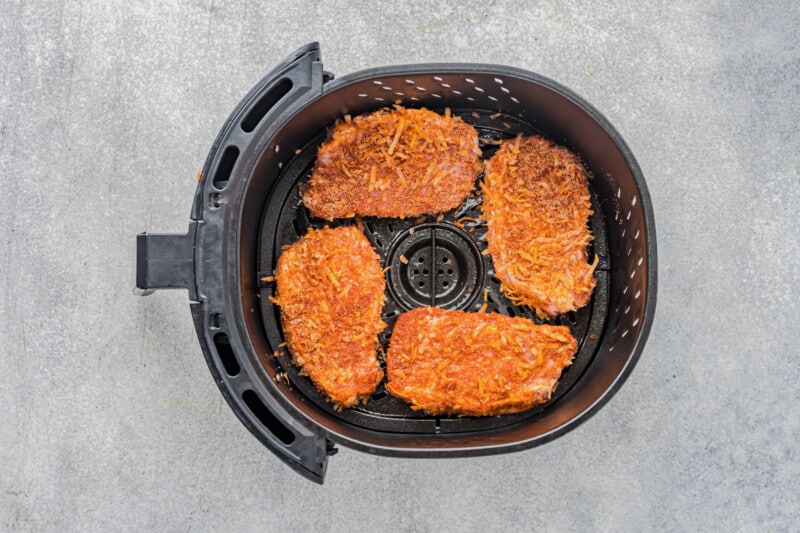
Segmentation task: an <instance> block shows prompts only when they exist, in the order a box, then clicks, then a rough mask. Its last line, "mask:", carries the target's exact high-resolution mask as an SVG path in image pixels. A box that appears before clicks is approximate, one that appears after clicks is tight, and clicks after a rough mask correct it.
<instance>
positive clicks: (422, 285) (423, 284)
mask: <svg viewBox="0 0 800 533" xmlns="http://www.w3.org/2000/svg"><path fill="white" fill-rule="evenodd" d="M417 285H419V286H420V287H424V286H425V282H424V281H420V282H419V283H417Z"/></svg>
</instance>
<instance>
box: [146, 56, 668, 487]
mask: <svg viewBox="0 0 800 533" xmlns="http://www.w3.org/2000/svg"><path fill="white" fill-rule="evenodd" d="M333 78H334V77H333V75H332V74H330V73H328V72H325V71H324V70H323V68H322V63H321V62H320V53H319V47H318V45H317V44H316V43H312V44H310V45H307V46H305V47H303V48H301V49H299V50H297V51H296V52H295V53H294V54H292V55H291V56H290V57H289V58H287V59H286V60H285V61H284V62H283V63H282V64H281V65H280V66H278V67H277V68H276V69H274V70H273V71H272V72H271V73H270V74H268V75H267V76H266V77H265V78H264V79H263V80H262V81H261V82H259V83H258V85H256V87H255V88H253V90H251V91H250V93H249V94H248V95H247V96H246V97H245V98H244V99H243V100H242V102H241V103H240V104H239V106H238V107H237V108H236V109H235V110H234V112H233V113H232V114H231V116H230V117H229V118H228V120H227V122H226V123H225V125H224V126H223V128H222V131H221V132H220V133H219V135H218V137H217V139H216V141H215V142H214V145H213V146H212V148H211V151H210V153H209V156H208V160H207V161H206V164H205V167H204V168H203V172H202V177H201V180H200V183H199V184H198V187H197V192H196V194H195V199H194V205H193V207H192V212H191V221H190V223H189V231H188V232H187V233H186V234H185V235H164V234H145V233H143V234H140V235H139V236H138V237H137V286H138V287H139V288H140V289H143V290H144V294H147V293H150V292H152V289H165V288H186V289H188V290H189V297H190V299H191V304H190V307H191V312H192V317H193V319H194V323H195V327H196V329H197V335H198V338H199V340H200V345H201V347H202V349H203V353H204V354H205V357H206V361H207V362H208V366H209V369H210V370H211V373H212V375H213V376H214V378H215V380H216V382H217V385H218V386H219V388H220V391H221V392H222V394H223V396H225V399H226V400H227V401H228V403H229V404H230V406H231V408H232V409H233V411H234V412H235V413H236V415H237V416H238V417H239V419H240V420H241V421H242V423H243V424H244V425H245V426H246V427H247V428H248V429H249V430H250V431H251V432H252V433H253V434H254V435H255V436H256V437H257V438H258V439H259V440H260V441H261V442H262V443H264V445H266V446H267V447H268V448H269V449H270V450H272V451H273V452H274V453H275V454H277V455H278V456H279V457H281V458H282V459H283V460H284V461H286V462H287V463H288V464H289V465H290V466H291V467H292V468H294V469H295V470H296V471H298V472H299V473H301V474H303V475H304V476H306V477H308V478H310V479H312V480H314V481H317V482H322V480H323V478H324V474H325V468H326V465H327V457H328V456H329V455H332V454H333V453H335V451H336V448H335V443H341V444H344V445H347V446H350V447H353V448H356V449H359V450H363V451H367V452H371V453H376V454H383V455H393V456H406V457H457V456H474V455H485V454H494V453H503V452H510V451H516V450H522V449H525V448H530V447H533V446H536V445H538V444H541V443H544V442H547V441H549V440H552V439H553V438H555V437H557V436H559V435H561V434H563V433H565V432H566V431H568V430H570V429H572V428H574V427H576V426H577V425H578V424H580V423H581V422H583V421H584V420H586V419H587V418H588V417H589V416H590V415H591V414H592V413H593V412H595V411H596V410H597V409H598V408H599V407H600V406H602V405H603V404H604V403H605V402H607V401H608V399H609V398H610V397H611V396H612V395H613V394H614V392H615V391H616V390H617V389H618V388H619V387H620V385H621V384H622V382H623V381H624V380H625V378H626V377H627V376H628V374H629V373H630V372H631V370H632V369H633V366H634V364H635V363H636V361H637V359H638V357H639V354H640V353H641V351H642V348H643V346H644V343H645V340H646V338H647V334H648V332H649V330H650V326H651V322H652V320H653V314H654V311H655V305H656V240H655V222H654V219H653V212H652V208H651V204H650V197H649V195H648V192H647V187H646V185H645V182H644V177H643V176H642V173H641V170H640V169H639V166H638V165H637V163H636V161H635V160H634V158H633V155H632V154H631V153H630V151H629V150H628V147H627V146H626V145H625V143H624V141H623V140H622V138H621V137H620V135H619V134H618V133H617V132H616V131H615V130H614V128H613V127H612V126H611V124H609V123H608V121H607V120H606V119H605V118H604V117H603V116H602V115H600V113H598V112H597V111H596V110H595V109H594V108H593V107H591V106H590V105H589V104H587V103H586V102H584V101H583V100H582V99H581V98H579V97H578V96H576V95H575V94H573V93H572V92H571V91H569V90H568V89H566V88H564V87H562V86H560V85H559V84H557V83H555V82H553V81H551V80H548V79H546V78H543V77H541V76H538V75H536V74H533V73H531V72H527V71H524V70H519V69H515V68H509V67H502V66H495V65H474V64H432V65H408V66H395V67H385V68H376V69H371V70H366V71H362V72H357V73H355V74H351V75H349V76H345V77H342V78H339V79H336V80H334V79H333ZM394 103H400V104H402V105H404V106H406V107H426V108H429V109H433V110H436V111H439V112H443V111H444V109H445V108H450V110H451V112H452V113H453V114H454V115H456V116H460V117H461V118H462V119H463V120H464V121H466V122H468V123H470V124H472V125H474V126H475V127H476V128H477V130H478V132H479V133H480V137H481V138H482V139H483V140H482V146H481V148H482V149H483V151H484V155H485V156H486V157H490V156H491V155H492V154H493V152H494V150H495V149H496V147H497V146H496V143H495V142H492V141H498V140H502V139H507V138H512V137H513V136H515V135H516V134H517V133H519V132H522V133H524V134H534V133H536V134H541V135H544V136H545V137H548V138H549V139H551V140H553V141H555V142H557V143H559V144H562V145H564V146H566V147H568V148H569V149H571V150H572V151H574V152H575V153H577V154H578V155H579V156H580V157H581V159H582V160H583V162H584V164H585V165H586V167H587V168H588V170H589V171H590V172H591V174H592V176H593V178H592V179H591V180H590V189H591V191H592V203H593V207H594V211H595V214H594V216H593V217H592V219H591V221H590V224H591V229H592V232H593V234H594V237H595V238H594V242H593V244H592V249H591V250H590V257H589V260H590V261H592V260H593V259H594V257H593V256H594V255H596V256H598V259H599V264H598V268H597V271H596V277H597V287H596V289H595V291H594V294H593V296H592V300H591V302H590V304H589V305H587V306H586V307H584V308H583V309H581V310H579V311H577V312H575V313H569V314H567V315H564V316H562V317H560V318H559V319H558V320H556V321H555V322H556V323H561V324H564V325H567V326H569V327H570V328H571V330H572V332H573V334H574V335H575V337H576V338H577V339H578V342H579V350H578V353H577V355H576V357H575V361H574V363H573V365H572V366H570V367H569V368H567V369H566V370H565V371H564V374H563V376H562V378H561V380H560V383H559V386H558V388H557V389H556V391H555V393H554V394H553V397H552V399H551V400H550V401H549V402H548V403H546V404H544V405H542V406H538V407H536V408H534V409H532V410H530V411H527V412H525V413H519V414H514V415H504V416H499V417H481V418H473V417H452V418H448V417H441V416H440V417H435V416H430V415H427V414H425V413H424V412H419V411H413V410H411V409H410V408H409V407H408V406H407V405H406V404H405V403H404V402H402V401H400V400H398V399H396V398H394V397H392V396H389V395H388V394H387V393H386V391H385V389H384V388H383V385H381V386H380V387H379V388H378V390H377V391H376V392H375V394H374V395H373V396H372V398H371V399H370V400H369V401H368V402H367V403H366V404H365V405H360V406H358V407H354V408H352V409H345V410H343V411H341V412H338V411H336V410H334V409H333V408H332V406H331V405H330V404H329V403H327V402H326V401H325V400H324V398H323V397H322V396H321V394H320V393H319V392H318V391H317V390H316V389H315V388H314V386H313V385H312V384H311V382H310V381H309V379H308V378H307V377H304V376H301V375H299V373H298V369H297V368H295V367H294V366H293V365H292V364H291V362H290V358H289V355H288V354H287V353H286V351H285V348H284V347H283V336H282V331H281V327H280V316H279V312H278V309H277V308H276V307H275V306H274V305H273V304H272V303H270V301H269V296H271V295H273V290H274V286H273V284H272V283H267V282H262V281H261V280H262V278H265V277H268V276H270V275H271V274H272V271H273V269H274V268H275V265H276V260H277V256H278V253H279V251H280V249H281V247H282V246H284V245H286V244H290V243H292V242H294V241H296V240H297V239H298V238H299V236H301V235H303V234H305V233H306V231H307V230H308V228H311V227H322V226H323V225H324V221H321V220H318V219H314V218H313V217H310V215H309V214H308V211H307V210H306V209H305V208H304V207H303V206H302V204H301V202H300V193H299V188H300V187H301V186H302V185H303V184H304V183H305V182H306V180H307V179H308V176H309V175H310V172H311V170H312V168H313V165H314V158H315V156H316V152H317V149H318V147H319V146H320V144H321V143H322V142H323V141H324V140H325V138H326V134H327V131H328V129H329V128H330V127H331V126H332V125H333V123H334V122H335V121H336V120H337V119H339V118H341V117H342V116H344V115H345V114H350V115H358V114H361V113H367V112H371V111H375V110H377V109H379V108H382V107H385V106H388V105H392V104H394ZM479 204H480V197H479V196H478V197H477V198H474V199H468V200H467V201H465V203H464V204H462V205H461V206H460V207H459V208H457V209H454V210H452V211H450V212H448V213H445V214H444V216H443V217H442V216H430V217H422V218H419V219H413V220H397V219H371V218H366V219H364V220H363V224H364V232H365V234H366V236H367V237H368V238H369V239H370V241H371V243H372V244H373V247H374V248H375V250H376V251H377V252H378V254H379V255H380V257H381V261H382V264H383V266H392V268H391V269H389V270H388V272H387V274H386V275H387V280H386V281H387V293H386V306H385V308H384V320H385V321H386V322H387V323H388V324H389V327H388V328H387V329H386V331H385V332H384V333H383V334H382V335H381V338H380V340H381V343H382V344H383V346H384V347H385V346H386V345H387V343H388V339H389V336H390V335H391V328H392V325H393V323H394V321H395V319H396V318H397V316H398V315H399V314H400V313H401V312H403V311H405V310H408V309H411V308H414V307H420V306H424V305H436V306H440V307H444V308H449V309H463V310H467V311H477V310H478V309H479V308H480V307H481V305H482V304H483V303H484V300H483V294H484V292H485V291H488V292H486V293H487V294H488V298H487V303H488V305H489V309H488V311H489V312H496V313H502V314H505V315H511V316H525V317H528V318H531V319H534V320H537V321H539V320H538V319H537V318H536V317H535V315H533V314H532V313H531V311H530V310H529V309H527V308H525V307H518V306H514V305H513V304H512V303H511V302H509V301H508V300H507V299H506V298H505V297H504V296H503V295H502V293H501V292H500V287H499V283H498V281H497V279H496V278H495V277H494V275H493V274H494V273H493V270H492V263H491V258H489V257H487V256H484V255H482V254H481V251H483V250H484V249H485V247H486V241H485V226H483V225H480V224H478V223H475V224H474V225H471V223H469V222H468V223H467V224H466V225H463V227H462V224H454V222H455V221H456V220H459V219H461V220H465V219H464V218H463V217H471V218H474V219H479V218H480V205H479ZM340 223H341V224H353V223H355V222H354V221H352V220H350V221H342V222H340ZM412 226H413V227H414V231H413V232H409V231H408V230H409V229H410V228H411V227H412ZM400 256H405V257H404V261H403V262H401V261H400V259H399V258H400ZM406 259H407V263H406V261H405V260H406Z"/></svg>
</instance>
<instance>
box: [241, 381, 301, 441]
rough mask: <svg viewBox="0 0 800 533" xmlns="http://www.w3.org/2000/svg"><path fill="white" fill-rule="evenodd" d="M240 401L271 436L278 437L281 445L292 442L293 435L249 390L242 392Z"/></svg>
mask: <svg viewBox="0 0 800 533" xmlns="http://www.w3.org/2000/svg"><path fill="white" fill-rule="evenodd" d="M242 400H244V403H245V404H247V407H248V408H250V411H251V412H252V413H253V414H254V415H255V417H256V418H257V419H258V421H259V422H261V423H262V424H263V425H264V427H265V428H267V429H268V430H269V431H270V432H271V433H272V434H273V435H275V436H276V437H278V438H279V439H280V441H281V442H282V443H284V444H286V445H287V446H288V445H289V444H291V443H293V442H294V433H292V431H291V430H290V429H289V428H287V427H286V426H285V425H284V424H283V422H281V421H280V420H278V417H276V416H275V415H273V414H272V411H270V410H269V409H268V408H267V406H266V405H264V402H262V401H261V398H259V397H258V395H257V394H256V393H255V392H253V391H251V390H246V391H244V393H243V394H242Z"/></svg>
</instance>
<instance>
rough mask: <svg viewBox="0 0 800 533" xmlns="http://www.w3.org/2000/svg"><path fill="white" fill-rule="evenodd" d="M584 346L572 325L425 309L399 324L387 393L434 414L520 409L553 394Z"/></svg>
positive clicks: (409, 314)
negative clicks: (578, 351) (547, 323)
mask: <svg viewBox="0 0 800 533" xmlns="http://www.w3.org/2000/svg"><path fill="white" fill-rule="evenodd" d="M577 348H578V342H577V341H576V340H575V338H574V337H573V336H572V334H571V333H570V331H569V328H567V327H566V326H550V325H538V324H535V323H534V322H532V321H531V320H528V319H525V318H511V317H507V316H503V315H500V314H496V313H465V312H463V311H446V310H444V309H440V308H436V307H422V308H419V309H414V310H412V311H409V312H407V313H403V314H402V315H400V317H398V319H397V322H396V323H395V326H394V331H393V333H392V338H391V341H390V344H389V350H388V352H387V354H386V375H387V378H388V383H387V384H386V390H387V391H389V392H390V393H391V394H393V395H394V396H397V397H399V398H402V399H403V400H405V401H407V402H409V403H410V404H411V407H412V408H413V409H424V410H425V411H427V412H429V413H431V414H434V415H438V414H459V415H473V416H484V415H500V414H507V413H517V412H520V411H525V410H527V409H530V408H531V407H532V406H534V405H536V404H540V403H544V402H546V401H547V400H548V399H550V395H551V394H552V393H553V390H554V389H555V387H556V384H557V383H558V379H559V377H560V376H561V371H562V370H563V369H564V368H565V367H567V366H569V365H570V364H571V363H572V358H573V356H574V355H575V352H576V350H577Z"/></svg>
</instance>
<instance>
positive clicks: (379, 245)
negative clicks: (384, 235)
mask: <svg viewBox="0 0 800 533" xmlns="http://www.w3.org/2000/svg"><path fill="white" fill-rule="evenodd" d="M375 244H377V245H378V248H383V241H382V240H380V239H375Z"/></svg>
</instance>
